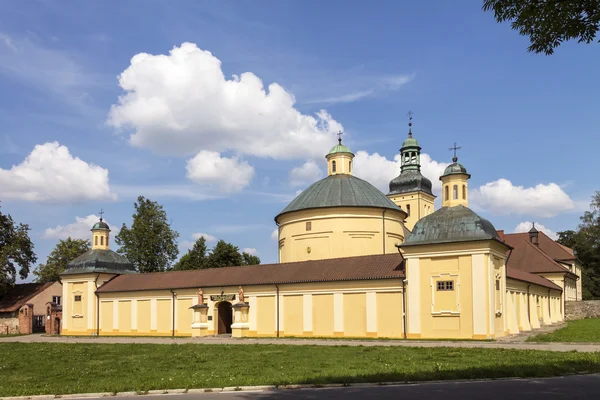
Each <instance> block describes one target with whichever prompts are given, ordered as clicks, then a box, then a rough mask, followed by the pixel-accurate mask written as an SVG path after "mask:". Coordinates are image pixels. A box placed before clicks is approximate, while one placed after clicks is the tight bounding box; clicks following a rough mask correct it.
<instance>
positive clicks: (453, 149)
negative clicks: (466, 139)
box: [448, 142, 462, 162]
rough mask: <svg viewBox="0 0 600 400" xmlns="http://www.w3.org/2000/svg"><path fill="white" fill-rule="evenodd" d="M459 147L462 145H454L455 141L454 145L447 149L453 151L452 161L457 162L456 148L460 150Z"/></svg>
mask: <svg viewBox="0 0 600 400" xmlns="http://www.w3.org/2000/svg"><path fill="white" fill-rule="evenodd" d="M460 149H462V147H460V146H456V142H454V147H450V148H449V149H448V150H450V151H454V157H452V161H453V162H457V161H458V157H457V156H456V150H460Z"/></svg>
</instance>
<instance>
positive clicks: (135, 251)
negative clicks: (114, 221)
mask: <svg viewBox="0 0 600 400" xmlns="http://www.w3.org/2000/svg"><path fill="white" fill-rule="evenodd" d="M134 208H135V213H134V214H133V223H132V224H131V228H128V227H127V225H125V224H123V226H122V227H121V231H120V232H119V234H118V235H117V236H115V243H116V244H117V245H119V246H121V247H120V248H119V250H117V252H118V253H120V254H123V255H125V256H126V257H127V258H128V259H129V261H131V262H132V263H133V265H134V266H135V267H136V268H137V270H138V271H139V272H157V271H166V270H169V269H170V268H171V265H172V264H173V262H174V261H175V259H177V255H178V254H179V249H178V248H177V238H178V237H179V233H177V232H176V231H174V230H173V229H171V225H170V224H169V222H168V220H167V213H166V211H165V210H164V209H163V207H162V206H161V205H160V204H158V203H157V202H154V201H151V200H149V199H146V198H145V197H144V196H139V197H138V198H137V201H136V202H135V203H134Z"/></svg>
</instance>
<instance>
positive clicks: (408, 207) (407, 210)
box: [406, 204, 410, 215]
mask: <svg viewBox="0 0 600 400" xmlns="http://www.w3.org/2000/svg"><path fill="white" fill-rule="evenodd" d="M406 212H407V213H408V215H410V204H407V205H406Z"/></svg>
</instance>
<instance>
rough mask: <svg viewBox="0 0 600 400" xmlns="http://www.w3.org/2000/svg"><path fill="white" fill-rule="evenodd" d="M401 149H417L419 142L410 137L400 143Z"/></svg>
mask: <svg viewBox="0 0 600 400" xmlns="http://www.w3.org/2000/svg"><path fill="white" fill-rule="evenodd" d="M402 147H403V148H404V147H419V142H417V139H415V138H414V137H412V135H411V136H409V137H408V138H407V139H406V140H405V141H404V142H403V143H402Z"/></svg>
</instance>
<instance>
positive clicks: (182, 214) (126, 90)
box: [0, 0, 600, 262]
mask: <svg viewBox="0 0 600 400" xmlns="http://www.w3.org/2000/svg"><path fill="white" fill-rule="evenodd" d="M0 16H1V17H0V123H1V124H2V130H1V131H0V200H1V201H2V211H3V212H5V213H10V214H11V215H12V216H13V217H14V218H15V219H16V220H17V221H19V222H24V223H28V224H29V225H30V227H31V228H32V232H31V237H32V239H33V241H34V243H35V246H36V247H35V250H36V253H37V254H38V256H39V261H40V262H44V261H45V258H46V256H47V254H48V253H49V252H50V251H51V249H52V248H53V247H54V245H55V244H56V241H57V239H60V238H66V237H67V236H72V237H81V238H88V237H89V235H90V233H89V229H90V227H91V224H93V222H94V221H95V219H96V216H97V215H98V211H99V210H100V209H101V208H102V209H104V211H105V212H106V214H105V219H106V220H107V221H108V223H109V224H110V225H111V227H113V236H114V234H116V233H117V231H118V228H119V226H120V225H121V224H122V223H123V222H125V223H127V224H130V223H131V215H132V213H133V202H134V200H135V198H136V197H137V196H138V195H144V196H146V197H148V198H150V199H152V200H155V201H158V202H159V203H161V204H162V205H163V206H164V207H165V209H166V210H167V213H168V216H169V219H170V221H171V223H172V226H173V228H174V229H176V230H177V231H178V232H180V234H181V237H180V241H181V243H180V244H181V250H182V252H183V251H185V249H187V248H188V247H189V246H191V244H192V243H193V241H194V240H195V239H197V238H198V237H200V236H204V237H205V238H206V239H207V243H208V245H209V246H210V245H212V244H214V243H215V242H216V240H218V239H221V238H222V239H225V240H227V241H231V242H233V243H234V244H236V245H238V246H239V247H240V248H244V249H248V251H251V252H252V253H254V254H257V255H259V256H260V257H261V259H262V260H263V262H276V261H277V245H276V240H275V239H274V237H273V236H274V235H273V231H274V229H275V228H276V226H275V223H274V221H273V217H274V216H275V215H276V214H277V213H278V212H280V211H281V210H282V209H283V208H284V207H285V206H286V204H287V203H288V202H289V201H291V200H292V199H293V198H294V197H295V196H296V194H297V193H299V192H300V191H301V190H303V189H305V188H306V187H307V186H308V185H309V184H310V183H312V182H314V181H315V180H318V179H320V178H322V177H324V176H325V175H326V164H325V158H324V156H325V154H326V152H327V151H328V149H329V148H330V147H331V146H333V145H334V144H335V143H336V139H337V137H336V136H335V133H336V132H338V131H339V130H343V132H344V136H343V138H344V144H346V145H348V146H349V147H350V148H351V149H352V150H353V151H354V153H355V154H356V158H355V165H354V171H353V172H354V174H355V175H357V176H359V177H361V178H364V179H366V180H368V181H369V182H371V183H373V184H374V185H375V186H377V187H378V188H379V189H381V190H382V191H384V193H387V185H388V183H389V181H390V180H391V179H392V178H394V177H395V176H396V175H398V173H399V167H400V165H399V152H398V149H399V147H400V145H401V144H402V141H403V140H404V138H405V137H406V134H407V129H408V127H407V122H408V121H407V116H406V115H407V112H408V110H412V111H414V117H413V133H414V136H415V138H417V139H418V140H419V143H420V145H421V146H422V148H423V150H422V151H423V153H424V154H423V155H422V158H421V162H422V165H423V173H424V175H426V176H427V177H428V178H430V179H431V180H432V182H433V183H434V193H436V194H439V188H440V185H439V179H438V177H439V175H440V174H441V172H442V171H443V169H444V168H445V166H446V165H447V164H448V163H449V162H451V158H452V153H451V152H450V151H448V149H449V148H450V147H452V145H453V143H454V142H457V143H458V145H459V146H461V147H462V149H461V150H460V151H459V154H458V156H459V160H460V162H461V163H462V164H464V165H465V166H466V167H467V169H468V170H469V172H470V173H471V174H472V179H471V181H470V186H469V187H470V191H471V193H470V205H471V207H472V208H473V209H474V210H475V211H477V212H478V213H480V214H482V215H483V216H485V217H486V218H488V219H490V220H491V221H492V222H493V223H494V224H495V226H496V228H498V229H504V230H506V231H507V232H513V231H523V230H524V229H527V227H528V226H530V225H531V222H532V221H535V222H536V226H538V225H537V224H539V226H542V227H544V229H545V231H547V232H549V233H550V234H553V235H554V234H555V233H556V232H558V231H561V230H565V229H573V228H575V227H576V225H577V224H578V222H579V220H578V217H579V215H580V214H581V213H582V212H583V210H585V209H586V208H587V206H588V204H589V201H590V199H591V195H592V193H593V192H594V191H595V190H597V189H599V188H598V186H597V182H598V180H597V178H596V177H595V171H596V170H597V169H598V161H597V160H598V159H597V155H596V153H597V149H598V148H599V147H600V135H598V126H600V113H598V106H599V103H600V98H599V95H598V94H599V93H600V81H599V80H598V79H597V71H596V68H597V65H598V63H599V61H600V59H599V57H600V56H599V54H598V51H597V45H596V44H590V45H578V44H576V43H567V44H565V45H563V46H561V47H560V48H558V49H557V51H556V53H555V54H554V55H553V56H545V55H538V54H531V53H527V51H526V48H527V46H528V39H527V38H525V37H521V36H519V35H518V33H517V32H515V31H513V30H511V29H510V26H509V24H498V23H496V22H495V21H494V19H493V16H492V14H490V13H484V12H483V11H482V10H481V4H480V3H479V2H452V3H451V2H442V1H431V2H429V1H427V2H404V1H402V2H400V1H376V2H354V1H327V2H317V1H312V0H310V1H308V0H307V1H295V2H292V1H286V2H282V1H261V2H251V1H236V2H233V1H218V2H217V1H214V2H196V1H178V2H171V1H141V0H140V1H127V2H121V3H116V2H111V3H106V2H100V1H97V2H92V1H90V2H71V3H69V6H68V7H65V6H64V4H58V3H56V2H47V1H37V2H36V1H32V2H19V3H16V2H3V3H0ZM436 205H437V206H439V201H438V202H437V203H436Z"/></svg>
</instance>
